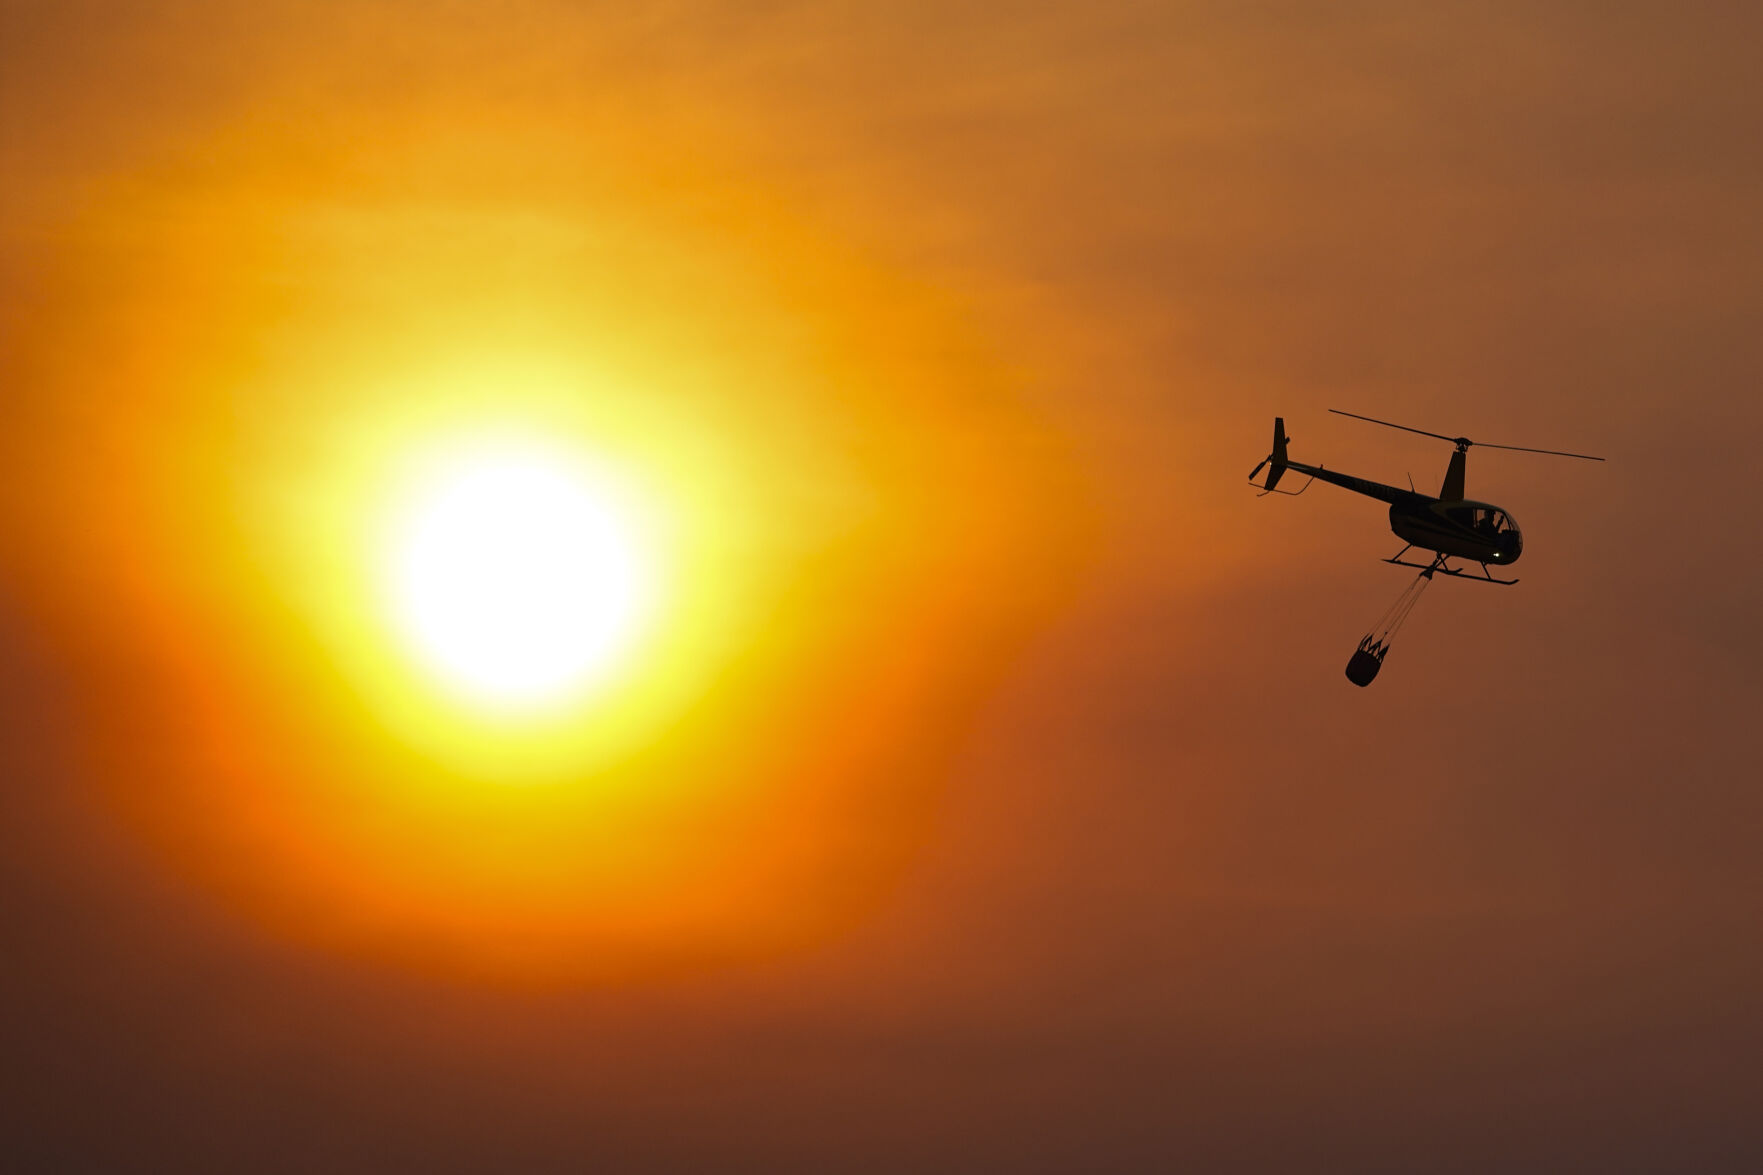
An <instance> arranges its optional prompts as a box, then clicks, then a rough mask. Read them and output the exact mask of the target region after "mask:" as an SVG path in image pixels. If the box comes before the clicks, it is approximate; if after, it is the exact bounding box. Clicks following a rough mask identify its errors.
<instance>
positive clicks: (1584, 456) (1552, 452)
mask: <svg viewBox="0 0 1763 1175" xmlns="http://www.w3.org/2000/svg"><path fill="white" fill-rule="evenodd" d="M1475 443H1476V444H1477V445H1480V446H1481V447H1482V448H1484V449H1511V450H1512V451H1513V452H1515V453H1547V454H1548V455H1549V456H1551V457H1578V458H1579V459H1580V460H1581V461H1602V460H1603V458H1602V457H1593V456H1591V455H1590V454H1588V453H1568V452H1565V451H1563V450H1561V449H1527V448H1525V447H1524V446H1523V445H1490V444H1487V443H1485V442H1483V441H1476V442H1475Z"/></svg>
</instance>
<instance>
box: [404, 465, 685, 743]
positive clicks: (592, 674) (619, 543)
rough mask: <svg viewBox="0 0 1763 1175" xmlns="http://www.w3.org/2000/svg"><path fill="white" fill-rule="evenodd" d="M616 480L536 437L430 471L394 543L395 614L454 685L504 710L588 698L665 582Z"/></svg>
mask: <svg viewBox="0 0 1763 1175" xmlns="http://www.w3.org/2000/svg"><path fill="white" fill-rule="evenodd" d="M618 498H619V495H618V492H617V489H616V487H614V486H611V485H609V484H605V481H604V479H603V478H597V477H596V476H595V475H594V471H593V470H592V469H591V468H590V467H589V466H588V464H587V463H586V462H585V461H582V460H579V459H573V456H572V455H571V454H567V453H564V452H559V451H555V450H550V449H546V448H543V447H540V446H538V445H534V444H520V445H504V446H500V447H495V448H486V449H482V450H477V451H470V452H467V453H464V454H460V455H456V456H454V457H453V458H452V459H450V460H448V461H447V462H445V463H443V464H442V465H441V466H440V467H439V468H437V469H435V470H432V471H430V472H429V473H428V474H427V475H426V476H424V477H423V478H421V479H420V480H419V482H418V484H417V485H416V486H415V487H414V488H413V490H412V491H411V492H410V494H409V497H408V501H407V503H406V505H405V506H404V508H403V509H402V510H400V511H399V512H398V517H397V518H396V519H395V521H394V527H393V534H392V535H391V536H390V540H389V542H388V544H387V547H388V555H389V566H388V568H387V576H386V579H387V589H388V597H389V599H388V603H389V605H390V608H391V611H392V619H393V621H394V624H395V627H396V628H397V630H398V632H399V634H400V635H401V637H402V638H403V640H404V642H405V644H406V646H407V648H408V649H409V651H410V652H411V653H412V654H413V655H414V657H415V658H416V660H417V661H418V662H419V663H420V664H421V665H422V666H424V667H425V668H426V669H427V670H428V671H429V672H430V673H432V674H433V675H434V676H435V677H436V678H437V679H438V680H439V681H440V682H441V683H443V684H444V685H445V687H446V688H448V689H449V690H450V691H452V692H454V693H456V694H458V695H460V696H461V697H462V698H465V699H467V700H470V701H471V702H473V703H475V704H478V705H482V706H485V707H489V708H494V709H498V710H527V709H531V708H534V707H540V706H545V705H549V704H554V703H557V702H559V701H560V700H565V699H575V698H579V697H580V696H582V695H583V694H585V693H587V692H590V691H592V690H594V689H595V688H596V687H598V686H602V685H604V684H606V683H607V682H608V680H609V679H611V678H612V677H613V676H614V675H615V674H616V672H617V670H618V669H619V668H620V667H621V665H622V664H623V663H624V662H625V661H626V660H627V658H628V656H629V654H630V652H631V649H632V647H633V645H634V644H636V643H637V640H638V638H639V637H640V636H641V634H642V629H643V627H644V625H645V622H646V621H647V620H648V618H649V615H650V613H651V610H652V604H653V602H654V593H655V588H656V585H655V583H654V582H653V573H652V569H651V568H650V567H649V566H648V565H647V563H646V561H645V559H644V556H643V550H642V544H641V542H640V536H638V535H637V534H635V533H634V532H633V525H632V521H631V519H630V518H628V517H627V516H626V515H625V514H624V513H623V512H621V510H620V503H619V500H618Z"/></svg>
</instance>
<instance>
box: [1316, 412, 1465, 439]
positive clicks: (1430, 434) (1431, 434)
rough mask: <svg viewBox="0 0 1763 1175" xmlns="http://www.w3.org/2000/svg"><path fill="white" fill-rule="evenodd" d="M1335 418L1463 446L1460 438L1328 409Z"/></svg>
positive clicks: (1373, 417)
mask: <svg viewBox="0 0 1763 1175" xmlns="http://www.w3.org/2000/svg"><path fill="white" fill-rule="evenodd" d="M1329 411H1330V412H1333V413H1334V414H1335V415H1336V416H1351V417H1352V418H1353V419H1354V420H1368V421H1370V422H1371V423H1372V424H1381V425H1383V426H1384V427H1385V428H1399V429H1401V430H1402V431H1403V432H1417V433H1419V434H1420V435H1421V436H1423V437H1437V438H1438V439H1439V440H1441V441H1450V442H1451V443H1452V444H1453V445H1459V444H1465V443H1467V442H1465V441H1464V439H1463V438H1462V437H1448V436H1446V435H1445V434H1444V433H1441V432H1427V431H1426V430H1425V429H1424V428H1409V427H1408V426H1407V425H1405V424H1391V423H1390V422H1389V421H1387V420H1379V419H1377V418H1376V417H1375V416H1361V415H1359V414H1358V413H1357V412H1342V411H1341V410H1340V409H1339V408H1330V409H1329Z"/></svg>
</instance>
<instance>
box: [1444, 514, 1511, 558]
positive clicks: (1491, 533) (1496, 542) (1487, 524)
mask: <svg viewBox="0 0 1763 1175" xmlns="http://www.w3.org/2000/svg"><path fill="white" fill-rule="evenodd" d="M1445 517H1446V518H1448V519H1450V520H1451V521H1452V522H1454V523H1456V524H1457V525H1458V526H1461V527H1465V528H1466V529H1469V530H1472V531H1474V532H1475V535H1476V537H1477V538H1479V539H1481V540H1482V541H1483V542H1486V543H1487V544H1488V545H1489V546H1492V547H1498V548H1499V549H1500V551H1501V552H1502V553H1503V554H1504V556H1505V558H1506V559H1507V560H1508V561H1510V560H1512V559H1516V558H1517V557H1518V552H1519V551H1520V550H1522V549H1523V547H1524V537H1523V535H1521V534H1520V533H1519V530H1518V523H1517V522H1515V521H1514V520H1513V518H1512V516H1511V515H1510V514H1508V513H1506V512H1505V511H1504V510H1502V509H1500V508H1499V507H1498V506H1487V505H1480V504H1475V503H1468V504H1465V505H1462V506H1454V507H1451V508H1449V509H1447V510H1446V511H1445Z"/></svg>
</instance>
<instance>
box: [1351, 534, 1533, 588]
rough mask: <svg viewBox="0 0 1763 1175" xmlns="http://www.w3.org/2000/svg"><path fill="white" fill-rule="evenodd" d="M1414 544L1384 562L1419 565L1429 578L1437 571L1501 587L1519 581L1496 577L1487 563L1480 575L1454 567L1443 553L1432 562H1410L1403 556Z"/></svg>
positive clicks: (1398, 565) (1422, 572)
mask: <svg viewBox="0 0 1763 1175" xmlns="http://www.w3.org/2000/svg"><path fill="white" fill-rule="evenodd" d="M1413 546H1414V544H1413V543H1409V544H1408V546H1406V547H1403V548H1402V549H1401V550H1400V551H1397V552H1396V557H1395V558H1394V559H1385V560H1384V562H1385V563H1393V564H1395V565H1396V566H1397V567H1417V568H1419V569H1420V574H1422V575H1424V576H1426V577H1427V578H1428V579H1431V578H1432V577H1433V575H1434V573H1435V572H1436V573H1437V574H1439V575H1449V576H1451V577H1453V578H1457V579H1467V580H1469V581H1470V582H1471V583H1497V584H1499V585H1500V586H1501V587H1511V586H1512V585H1513V584H1515V583H1517V582H1518V581H1517V580H1516V579H1496V578H1494V577H1493V576H1492V575H1491V574H1489V573H1488V565H1487V564H1486V563H1483V564H1481V565H1480V566H1481V574H1480V575H1476V574H1475V573H1474V572H1472V571H1464V570H1462V569H1460V568H1457V567H1452V566H1451V565H1450V564H1449V563H1447V562H1445V557H1444V556H1443V555H1434V556H1433V559H1432V562H1431V563H1409V562H1407V561H1405V560H1404V559H1403V558H1402V556H1403V555H1406V554H1407V553H1408V552H1409V551H1410V550H1411V549H1412V548H1413Z"/></svg>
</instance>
